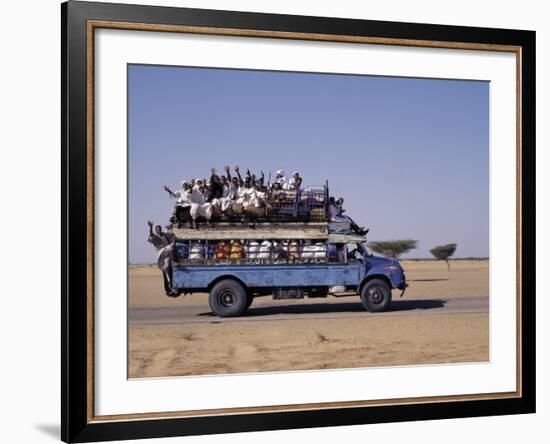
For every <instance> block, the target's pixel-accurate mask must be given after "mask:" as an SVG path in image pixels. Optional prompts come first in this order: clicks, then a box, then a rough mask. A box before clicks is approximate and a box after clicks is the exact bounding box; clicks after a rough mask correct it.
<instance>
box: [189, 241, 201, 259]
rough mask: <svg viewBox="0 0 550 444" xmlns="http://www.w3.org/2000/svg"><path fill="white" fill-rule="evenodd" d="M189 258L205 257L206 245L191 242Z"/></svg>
mask: <svg viewBox="0 0 550 444" xmlns="http://www.w3.org/2000/svg"><path fill="white" fill-rule="evenodd" d="M189 259H204V246H203V245H202V244H201V243H200V242H195V243H193V244H191V248H190V250H189Z"/></svg>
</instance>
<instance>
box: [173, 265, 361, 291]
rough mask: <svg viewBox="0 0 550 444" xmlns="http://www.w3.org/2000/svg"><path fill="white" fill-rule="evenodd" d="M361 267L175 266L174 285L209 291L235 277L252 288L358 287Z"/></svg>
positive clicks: (175, 286) (182, 288)
mask: <svg viewBox="0 0 550 444" xmlns="http://www.w3.org/2000/svg"><path fill="white" fill-rule="evenodd" d="M361 274H362V273H361V268H360V264H359V263H352V264H299V265H286V264H284V265H245V266H243V265H214V266H213V265H174V267H173V272H172V285H173V287H174V288H176V289H181V290H185V289H186V288H192V289H205V290H206V289H207V288H208V287H209V286H210V284H211V283H212V282H214V281H215V280H216V279H219V278H221V277H233V278H236V279H238V280H239V281H241V282H242V283H243V284H244V285H246V286H247V287H251V288H262V287H317V286H333V285H346V286H348V285H349V286H358V285H359V282H360V278H361Z"/></svg>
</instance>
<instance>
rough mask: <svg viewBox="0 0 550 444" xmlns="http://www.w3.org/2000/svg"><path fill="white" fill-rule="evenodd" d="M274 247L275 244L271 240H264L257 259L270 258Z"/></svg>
mask: <svg viewBox="0 0 550 444" xmlns="http://www.w3.org/2000/svg"><path fill="white" fill-rule="evenodd" d="M272 248H273V244H272V243H271V242H270V241H263V242H262V243H261V244H260V248H259V250H258V255H257V256H256V257H257V259H270V258H271V250H272Z"/></svg>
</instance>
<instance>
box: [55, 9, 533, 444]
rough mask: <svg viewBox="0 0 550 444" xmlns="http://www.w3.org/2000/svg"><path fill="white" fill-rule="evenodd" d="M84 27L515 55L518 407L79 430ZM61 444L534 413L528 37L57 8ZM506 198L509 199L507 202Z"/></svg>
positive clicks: (498, 404) (246, 416)
mask: <svg viewBox="0 0 550 444" xmlns="http://www.w3.org/2000/svg"><path fill="white" fill-rule="evenodd" d="M87 20H109V21H124V22H136V23H150V24H172V25H189V26H205V27H214V28H216V27H220V28H235V29H255V30H265V31H286V32H300V33H315V34H331V35H347V36H369V37H384V38H397V39H412V40H432V41H449V42H464V43H484V44H500V45H514V46H520V47H521V50H522V55H521V78H522V91H521V94H522V95H521V98H522V100H521V108H522V115H521V131H522V151H521V168H522V175H521V178H522V183H521V191H522V194H521V214H522V226H521V236H522V250H521V270H522V280H521V283H520V285H521V291H522V295H523V296H522V305H521V321H522V324H521V325H522V329H521V332H518V333H521V344H520V345H521V349H522V353H521V386H522V395H521V397H510V398H502V399H490V400H471V401H446V402H436V403H416V404H407V405H386V406H371V407H341V408H331V409H324V410H321V409H319V410H300V411H293V412H273V413H239V414H234V415H222V416H215V415H212V416H201V417H189V418H170V419H145V420H131V421H130V420H122V421H116V422H109V421H100V422H92V423H88V420H87V411H86V409H87V375H88V370H87V327H86V326H87V321H88V319H87V300H86V295H87V284H86V282H87V270H86V266H87V257H86V255H87V240H86V221H87V206H86V195H87V194H86V193H87V184H86V163H87V161H86V146H87V136H86V128H87V126H86V125H87V113H86V95H87V90H86V79H87V77H86V68H87V66H86V37H87ZM61 23H62V25H61V56H62V57H61V59H62V62H61V63H62V65H61V73H62V75H61V86H62V88H61V108H62V119H61V139H62V155H61V163H62V164H61V168H62V174H61V186H62V208H61V212H62V213H61V220H62V227H61V229H62V232H61V239H62V241H61V249H62V264H61V265H62V267H61V268H62V271H61V288H62V294H61V300H62V302H61V310H62V313H61V319H62V321H61V350H62V353H61V368H62V372H61V398H62V403H61V404H62V408H61V438H62V440H63V441H65V442H90V441H107V440H121V439H138V438H155V437H168V436H181V435H200V434H214V433H229V432H242V431H260V430H277V429H289V428H307V427H322V426H336V425H353V424H370V423H383V422H395V421H414V420H428V419H443V418H459V417H474V416H488V415H508V414H519V413H533V412H535V376H536V374H535V277H536V276H535V32H534V31H518V30H505V29H490V28H473V27H462V26H443V25H427V24H413V23H397V22H383V21H371V20H356V19H336V18H324V17H305V16H291V15H279V14H260V13H243V12H229V11H214V10H202V9H188V8H171V7H157V6H141V5H140V6H137V5H125V4H109V3H89V2H78V1H70V2H67V3H64V4H62V5H61ZM510 198H512V196H510Z"/></svg>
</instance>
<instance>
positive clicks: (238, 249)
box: [229, 241, 244, 259]
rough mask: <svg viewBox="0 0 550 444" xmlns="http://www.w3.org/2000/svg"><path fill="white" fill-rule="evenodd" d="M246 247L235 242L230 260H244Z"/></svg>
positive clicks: (232, 244) (232, 245)
mask: <svg viewBox="0 0 550 444" xmlns="http://www.w3.org/2000/svg"><path fill="white" fill-rule="evenodd" d="M243 258H244V247H243V245H242V244H241V243H240V242H239V241H233V242H232V243H231V250H230V253H229V259H243Z"/></svg>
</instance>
